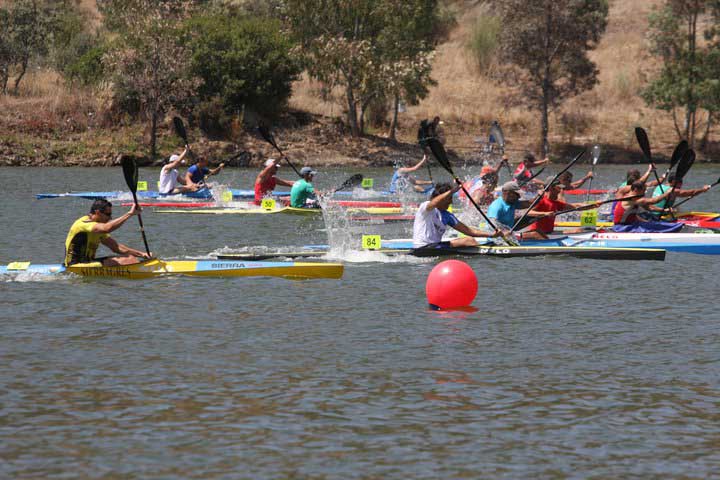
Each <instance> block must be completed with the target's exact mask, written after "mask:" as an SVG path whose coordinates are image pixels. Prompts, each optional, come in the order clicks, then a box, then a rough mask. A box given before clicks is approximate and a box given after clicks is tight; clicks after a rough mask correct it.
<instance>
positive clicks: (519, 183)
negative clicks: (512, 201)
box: [518, 167, 545, 187]
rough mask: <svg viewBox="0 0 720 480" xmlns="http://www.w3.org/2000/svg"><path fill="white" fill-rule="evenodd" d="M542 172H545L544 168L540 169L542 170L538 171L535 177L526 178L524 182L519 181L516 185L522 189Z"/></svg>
mask: <svg viewBox="0 0 720 480" xmlns="http://www.w3.org/2000/svg"><path fill="white" fill-rule="evenodd" d="M544 170H545V167H542V168H541V169H540V170H538V171H537V173H536V174H535V175H533V176H532V177H530V178H526V179H525V180H519V181H518V185H520V186H521V187H522V186H523V185H527V184H528V183H530V182H531V181H532V180H534V179H535V178H537V177H538V176H539V175H540V174H541V173H542V172H543V171H544Z"/></svg>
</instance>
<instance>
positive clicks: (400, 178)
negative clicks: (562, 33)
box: [388, 154, 432, 193]
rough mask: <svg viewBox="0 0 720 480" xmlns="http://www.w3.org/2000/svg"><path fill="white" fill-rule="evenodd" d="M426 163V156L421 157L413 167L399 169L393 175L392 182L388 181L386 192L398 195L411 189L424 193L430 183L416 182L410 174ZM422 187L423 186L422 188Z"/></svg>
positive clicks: (427, 181)
mask: <svg viewBox="0 0 720 480" xmlns="http://www.w3.org/2000/svg"><path fill="white" fill-rule="evenodd" d="M426 161H427V154H425V155H423V158H422V160H420V161H419V162H418V163H416V164H415V165H413V166H412V167H400V168H398V169H397V170H395V172H394V173H393V176H392V180H390V187H389V188H388V191H389V192H390V193H398V192H399V191H402V190H405V189H408V188H412V189H413V190H414V191H416V192H424V191H425V190H426V189H427V188H428V186H429V185H432V182H431V181H429V180H418V179H416V178H414V177H412V176H410V173H412V172H414V171H416V170H418V169H419V168H420V167H422V166H423V164H424V163H425V162H426ZM423 185H425V186H424V187H423Z"/></svg>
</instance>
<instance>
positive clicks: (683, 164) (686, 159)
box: [675, 148, 695, 182]
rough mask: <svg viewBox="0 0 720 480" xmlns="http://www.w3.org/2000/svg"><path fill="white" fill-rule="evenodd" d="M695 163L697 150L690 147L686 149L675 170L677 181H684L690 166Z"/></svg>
mask: <svg viewBox="0 0 720 480" xmlns="http://www.w3.org/2000/svg"><path fill="white" fill-rule="evenodd" d="M693 163H695V151H694V150H693V149H692V148H690V149H688V150H686V151H685V154H684V155H683V156H682V158H681V159H680V163H678V167H677V170H676V171H675V181H676V182H678V181H679V182H682V180H683V178H685V175H687V172H688V171H689V170H690V167H692V166H693Z"/></svg>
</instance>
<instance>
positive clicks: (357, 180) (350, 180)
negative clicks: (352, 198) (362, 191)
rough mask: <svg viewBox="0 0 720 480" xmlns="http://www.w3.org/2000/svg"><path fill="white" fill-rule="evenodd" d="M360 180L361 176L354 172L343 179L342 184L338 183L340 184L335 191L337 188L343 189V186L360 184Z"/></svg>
mask: <svg viewBox="0 0 720 480" xmlns="http://www.w3.org/2000/svg"><path fill="white" fill-rule="evenodd" d="M362 181H363V176H362V175H361V174H359V173H356V174H355V175H353V176H352V177H350V178H348V179H347V180H345V181H344V182H343V183H342V184H340V186H339V187H338V188H336V189H335V191H336V192H337V191H338V190H343V189H345V188H350V187H357V186H358V185H360V184H361V183H362Z"/></svg>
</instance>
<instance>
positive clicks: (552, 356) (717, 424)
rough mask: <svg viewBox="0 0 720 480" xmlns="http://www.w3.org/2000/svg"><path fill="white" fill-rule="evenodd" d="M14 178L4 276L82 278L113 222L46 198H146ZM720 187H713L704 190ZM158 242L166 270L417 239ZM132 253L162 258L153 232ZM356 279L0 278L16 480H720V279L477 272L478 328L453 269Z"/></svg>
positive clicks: (574, 265) (548, 264)
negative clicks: (22, 263)
mask: <svg viewBox="0 0 720 480" xmlns="http://www.w3.org/2000/svg"><path fill="white" fill-rule="evenodd" d="M553 168H554V169H555V171H557V169H558V168H559V167H557V166H553ZM584 168H586V166H583V167H582V168H579V167H578V168H576V169H575V173H576V176H578V177H579V176H581V175H582V174H583V173H584ZM624 170H625V169H624V168H623V167H620V166H602V167H598V170H597V173H598V178H597V180H596V181H595V182H594V183H593V186H595V187H598V188H600V187H603V186H605V187H607V186H608V185H615V184H617V183H618V182H619V181H620V180H621V179H622V177H623V175H624ZM661 170H662V167H661ZM0 171H1V172H2V177H3V179H4V182H3V183H4V185H3V189H2V193H0V197H1V198H2V203H1V205H0V211H1V212H2V226H3V235H2V241H1V242H0V263H7V262H9V261H13V260H32V261H34V262H36V263H55V262H59V261H61V259H62V255H63V243H64V240H65V235H66V233H67V230H68V228H69V226H70V224H71V223H72V222H73V221H74V220H75V219H76V218H77V217H79V216H81V215H83V214H85V213H86V212H87V210H88V208H89V205H90V203H91V202H90V201H88V200H78V199H56V200H35V199H34V194H35V193H40V192H63V191H68V190H114V189H118V190H120V189H124V188H125V185H124V180H123V177H122V172H121V170H120V168H114V169H75V168H68V169H51V168H45V169H23V168H2V169H0ZM157 172H158V171H157V169H156V170H146V169H142V170H141V177H142V179H145V180H148V181H149V183H150V184H151V185H152V184H154V182H155V180H156V176H157ZM291 173H292V172H291V171H290V169H287V168H285V169H282V174H284V176H285V178H292V174H291ZM352 173H355V171H338V170H336V171H330V172H321V173H320V175H319V176H318V177H317V184H318V186H319V187H320V188H323V187H325V188H328V187H331V186H332V185H334V184H338V183H340V182H342V180H344V179H345V178H347V177H348V176H349V175H350V174H352ZM360 173H363V174H365V175H366V176H371V177H374V178H375V179H376V184H377V186H378V187H382V186H383V185H384V184H386V183H387V181H388V180H389V176H390V171H389V170H374V171H362V170H360ZM433 173H434V176H435V177H436V178H437V177H442V172H441V171H440V170H439V169H437V168H436V169H435V171H434V172H433ZM255 174H256V172H254V171H249V170H236V169H228V170H226V171H225V172H224V173H223V174H222V175H221V176H219V177H217V178H218V181H221V182H223V183H227V184H228V185H230V186H232V187H236V188H251V184H252V181H253V179H254V176H255ZM717 177H718V170H717V168H716V167H715V168H712V167H706V166H703V165H696V166H695V167H693V170H692V171H691V172H690V174H689V175H688V177H687V179H686V185H688V186H695V185H701V184H705V183H712V182H713V181H715V179H717ZM504 178H505V175H504V174H503V176H502V177H501V179H504ZM719 200H720V189H717V190H713V191H711V192H710V193H708V194H707V195H704V196H701V197H699V198H698V199H696V200H693V203H691V204H688V205H693V209H694V210H715V211H717V210H718V209H719V205H720V201H719ZM114 211H115V213H116V216H118V214H119V212H122V211H124V208H122V207H119V206H118V205H116V206H115V210H114ZM143 219H144V221H145V225H146V231H147V233H148V241H149V243H150V247H151V249H152V250H153V251H154V252H155V253H157V254H158V255H159V256H161V257H163V258H186V257H207V256H208V255H210V254H211V253H213V252H215V253H217V252H218V251H242V250H243V249H246V248H247V247H248V246H257V245H266V246H271V247H275V246H301V245H305V244H309V243H327V241H328V234H330V235H331V238H332V241H333V243H334V244H337V243H338V242H343V241H344V242H355V241H359V235H361V234H362V233H379V234H381V235H383V237H384V238H393V237H407V236H409V235H410V230H411V225H410V224H405V225H397V224H396V225H388V226H383V225H373V226H358V225H351V226H350V228H349V229H347V228H345V229H344V230H343V232H340V231H338V230H337V229H336V228H335V227H334V226H335V225H345V223H344V222H343V221H338V220H334V221H333V222H331V225H333V228H331V230H330V231H329V232H328V231H327V230H326V229H325V225H324V222H323V221H322V220H320V219H308V218H295V217H290V216H281V215H260V216H242V217H240V216H236V217H233V216H212V217H198V216H171V215H158V214H153V212H152V211H151V210H150V209H146V211H145V213H144V215H143ZM114 236H115V238H117V239H119V240H120V241H122V242H124V243H128V244H131V245H133V246H136V247H138V248H140V247H141V246H142V241H141V239H140V236H139V233H138V230H137V223H136V221H135V220H134V219H132V220H131V221H130V222H128V223H127V224H126V225H125V226H124V227H123V228H121V229H120V230H119V231H118V232H116V234H115V235H114ZM341 260H343V261H344V262H345V263H346V269H345V275H344V277H343V278H342V279H341V280H339V281H337V280H314V281H304V282H297V281H295V282H293V281H287V280H282V279H270V278H248V279H242V278H240V279H197V278H196V279H193V278H164V279H154V280H147V281H135V282H130V281H123V280H118V279H83V278H71V277H58V278H52V279H39V278H27V277H25V278H22V277H21V278H7V277H6V278H0V321H1V322H2V335H1V336H0V360H1V362H2V366H3V368H2V369H0V458H1V459H2V461H0V478H44V479H46V478H123V479H128V478H133V479H134V478H138V479H140V478H142V479H147V478H198V479H221V478H222V479H224V478H227V479H230V478H258V479H266V478H306V479H330V478H332V479H353V478H358V479H360V478H402V479H405V478H422V479H425V478H426V479H436V478H508V479H509V478H512V479H517V478H588V477H591V478H640V477H642V478H683V479H685V478H720V473H718V472H720V443H719V439H720V314H718V311H717V307H716V304H715V301H716V299H717V295H718V281H717V278H720V262H719V261H718V257H713V256H700V255H697V256H694V255H689V254H672V253H670V254H668V257H667V260H666V261H665V262H599V261H587V260H579V259H559V258H554V259H549V258H548V259H509V260H498V259H487V258H477V259H467V260H466V261H467V262H468V263H469V264H470V265H471V266H472V267H473V269H474V270H475V272H476V273H477V275H478V278H479V282H480V291H479V293H478V296H477V298H476V300H475V301H474V303H473V306H474V307H476V308H477V311H476V312H470V313H468V312H449V313H437V312H431V311H428V309H427V304H426V299H425V295H424V286H425V279H426V277H427V275H428V273H429V272H430V270H431V269H432V267H433V266H434V265H435V264H436V263H437V261H436V260H432V259H430V260H428V259H402V258H394V259H392V258H388V257H384V256H381V255H377V254H361V253H351V254H347V255H346V256H345V257H342V258H341Z"/></svg>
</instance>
